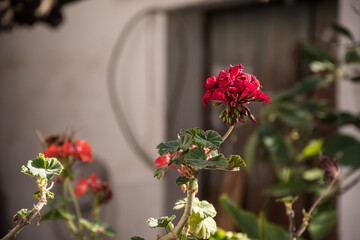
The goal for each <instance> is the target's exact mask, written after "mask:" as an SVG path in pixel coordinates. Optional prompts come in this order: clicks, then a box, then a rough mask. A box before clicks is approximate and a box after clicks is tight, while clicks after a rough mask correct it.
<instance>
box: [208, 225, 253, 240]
mask: <svg viewBox="0 0 360 240" xmlns="http://www.w3.org/2000/svg"><path fill="white" fill-rule="evenodd" d="M209 240H251V239H250V238H248V236H247V235H246V234H245V233H235V232H225V231H224V230H222V229H219V228H218V229H217V230H216V232H215V233H214V235H212V236H211V237H210V238H209Z"/></svg>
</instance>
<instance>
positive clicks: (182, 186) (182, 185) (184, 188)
mask: <svg viewBox="0 0 360 240" xmlns="http://www.w3.org/2000/svg"><path fill="white" fill-rule="evenodd" d="M186 189H187V187H186V184H181V191H182V192H183V193H185V192H186Z"/></svg>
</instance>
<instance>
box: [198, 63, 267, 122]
mask: <svg viewBox="0 0 360 240" xmlns="http://www.w3.org/2000/svg"><path fill="white" fill-rule="evenodd" d="M204 89H205V90H207V91H206V93H205V95H204V97H203V104H204V106H206V105H207V103H208V102H209V100H214V101H216V102H215V103H214V104H213V105H214V106H219V105H221V104H224V105H226V106H227V107H226V109H225V110H223V111H222V113H221V114H220V118H221V119H222V120H223V122H224V123H227V124H229V125H230V126H233V125H234V124H236V123H238V122H244V117H248V118H249V119H250V120H251V121H253V122H256V120H255V117H254V116H253V115H252V114H251V113H250V110H249V108H247V107H246V106H244V104H246V103H249V102H262V101H265V102H267V103H270V100H271V99H270V98H269V97H268V96H267V95H265V93H263V92H262V91H261V90H260V89H261V86H260V82H259V80H258V79H257V78H256V77H255V76H254V75H252V74H249V73H245V72H243V66H242V65H241V64H240V65H239V66H235V67H233V66H231V65H230V69H229V71H227V70H222V71H220V73H219V75H218V77H215V76H212V77H209V78H208V79H207V80H206V84H205V86H204Z"/></svg>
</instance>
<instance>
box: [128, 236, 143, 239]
mask: <svg viewBox="0 0 360 240" xmlns="http://www.w3.org/2000/svg"><path fill="white" fill-rule="evenodd" d="M130 240H145V239H143V238H142V237H138V236H135V237H131V238H130Z"/></svg>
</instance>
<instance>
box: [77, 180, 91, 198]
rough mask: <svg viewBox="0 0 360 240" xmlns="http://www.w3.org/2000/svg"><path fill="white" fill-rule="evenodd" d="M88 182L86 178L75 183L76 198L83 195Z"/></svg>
mask: <svg viewBox="0 0 360 240" xmlns="http://www.w3.org/2000/svg"><path fill="white" fill-rule="evenodd" d="M88 184H89V182H88V180H87V179H86V178H83V179H80V180H79V181H78V182H77V187H76V188H75V190H74V193H75V195H76V196H81V195H84V194H85V193H86V192H87V190H88Z"/></svg>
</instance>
